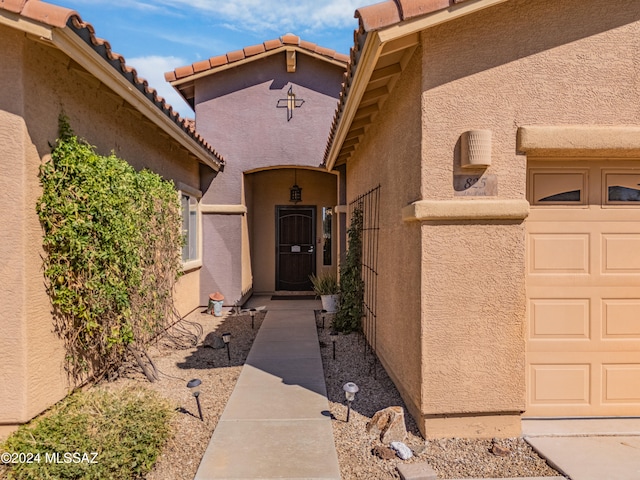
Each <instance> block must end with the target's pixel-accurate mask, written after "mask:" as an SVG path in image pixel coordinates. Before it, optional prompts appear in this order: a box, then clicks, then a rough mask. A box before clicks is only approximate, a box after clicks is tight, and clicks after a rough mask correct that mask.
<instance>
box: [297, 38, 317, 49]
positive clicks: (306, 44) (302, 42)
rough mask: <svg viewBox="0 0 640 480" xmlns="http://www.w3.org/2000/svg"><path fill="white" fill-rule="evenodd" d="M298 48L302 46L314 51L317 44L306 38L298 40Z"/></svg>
mask: <svg viewBox="0 0 640 480" xmlns="http://www.w3.org/2000/svg"><path fill="white" fill-rule="evenodd" d="M300 48H304V49H306V50H313V51H316V48H318V45H317V44H315V43H312V42H307V41H306V40H302V39H301V40H300Z"/></svg>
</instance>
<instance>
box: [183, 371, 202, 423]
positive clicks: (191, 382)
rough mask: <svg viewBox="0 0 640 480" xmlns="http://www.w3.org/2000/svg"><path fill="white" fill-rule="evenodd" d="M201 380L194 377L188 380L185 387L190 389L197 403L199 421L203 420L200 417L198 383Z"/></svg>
mask: <svg viewBox="0 0 640 480" xmlns="http://www.w3.org/2000/svg"><path fill="white" fill-rule="evenodd" d="M201 383H202V380H200V379H199V378H194V379H193V380H189V382H188V383H187V388H188V389H189V390H190V391H191V393H192V395H193V396H194V397H196V404H197V405H198V414H199V415H200V421H201V422H204V419H203V418H202V408H200V384H201Z"/></svg>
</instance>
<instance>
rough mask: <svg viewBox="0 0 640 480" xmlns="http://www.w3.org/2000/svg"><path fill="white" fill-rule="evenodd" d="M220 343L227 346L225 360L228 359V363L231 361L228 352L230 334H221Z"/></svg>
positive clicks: (229, 352)
mask: <svg viewBox="0 0 640 480" xmlns="http://www.w3.org/2000/svg"><path fill="white" fill-rule="evenodd" d="M222 341H223V342H224V344H225V345H226V346H227V358H228V359H229V361H231V351H230V350H229V341H231V334H230V333H223V334H222Z"/></svg>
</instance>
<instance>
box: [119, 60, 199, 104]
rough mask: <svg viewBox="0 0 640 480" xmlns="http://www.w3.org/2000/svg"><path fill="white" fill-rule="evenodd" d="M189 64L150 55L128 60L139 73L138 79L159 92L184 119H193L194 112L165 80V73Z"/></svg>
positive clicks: (184, 61) (128, 63)
mask: <svg viewBox="0 0 640 480" xmlns="http://www.w3.org/2000/svg"><path fill="white" fill-rule="evenodd" d="M188 63H189V62H187V61H186V60H184V59H183V58H180V57H162V56H159V55H150V56H146V57H134V58H128V59H127V65H129V66H131V67H133V68H135V69H136V71H137V72H138V77H142V78H144V79H145V80H146V81H147V82H148V83H149V86H150V87H152V88H155V89H156V90H157V91H158V95H160V96H161V97H164V99H165V101H166V102H167V103H169V104H170V105H171V106H172V107H173V109H174V110H175V111H177V112H179V113H180V115H182V116H183V117H193V110H191V107H190V106H189V105H187V103H186V102H185V101H184V100H183V99H182V97H181V96H180V94H178V92H176V91H175V90H174V88H173V87H172V86H171V85H169V83H168V82H167V81H166V80H165V79H164V73H165V72H169V71H171V70H174V69H175V68H176V67H181V66H183V65H187V64H188Z"/></svg>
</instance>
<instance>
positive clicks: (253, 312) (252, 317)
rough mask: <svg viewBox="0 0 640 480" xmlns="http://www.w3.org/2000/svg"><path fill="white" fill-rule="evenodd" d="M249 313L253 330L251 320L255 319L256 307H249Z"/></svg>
mask: <svg viewBox="0 0 640 480" xmlns="http://www.w3.org/2000/svg"><path fill="white" fill-rule="evenodd" d="M249 314H250V315H251V330H253V321H254V320H255V319H256V309H255V308H252V309H250V310H249Z"/></svg>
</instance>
